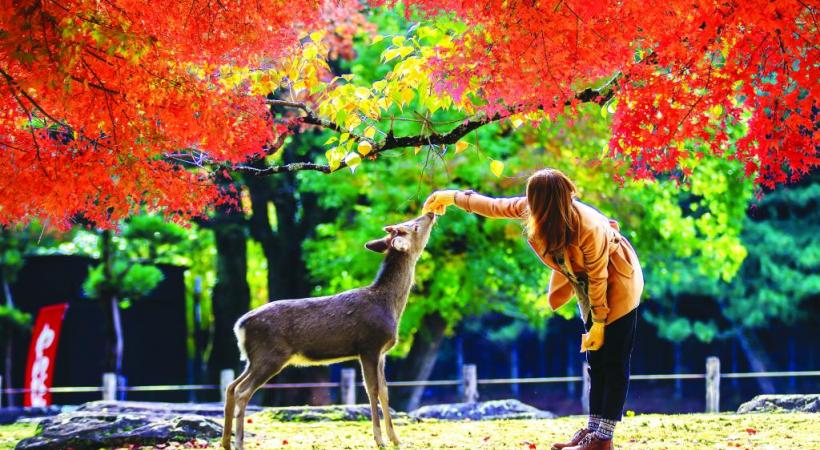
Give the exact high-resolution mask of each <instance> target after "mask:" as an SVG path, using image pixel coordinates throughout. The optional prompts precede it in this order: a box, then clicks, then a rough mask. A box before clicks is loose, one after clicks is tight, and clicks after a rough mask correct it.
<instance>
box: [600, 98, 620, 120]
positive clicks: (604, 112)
mask: <svg viewBox="0 0 820 450" xmlns="http://www.w3.org/2000/svg"><path fill="white" fill-rule="evenodd" d="M617 107H618V99H617V98H616V99H614V100H612V101H609V102H607V103H605V104H603V105H601V117H603V118H604V119H606V117H607V116H608V115H609V114H615V111H616V108H617Z"/></svg>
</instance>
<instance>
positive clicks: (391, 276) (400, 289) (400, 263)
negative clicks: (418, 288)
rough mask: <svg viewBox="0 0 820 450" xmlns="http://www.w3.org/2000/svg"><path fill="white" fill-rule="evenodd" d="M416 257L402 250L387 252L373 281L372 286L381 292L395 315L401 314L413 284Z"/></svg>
mask: <svg viewBox="0 0 820 450" xmlns="http://www.w3.org/2000/svg"><path fill="white" fill-rule="evenodd" d="M415 268H416V258H415V257H413V256H412V255H408V254H407V253H402V252H388V253H387V255H386V256H385V258H384V261H383V262H382V265H381V267H380V268H379V273H378V275H376V280H375V281H373V288H374V289H375V290H378V291H379V292H381V293H382V296H380V298H382V299H383V300H384V301H386V302H387V303H388V304H389V306H391V309H392V310H393V311H394V313H396V315H397V316H398V315H401V313H402V311H403V310H404V306H405V304H406V303H407V296H408V295H409V294H410V288H411V287H412V286H413V276H414V274H415Z"/></svg>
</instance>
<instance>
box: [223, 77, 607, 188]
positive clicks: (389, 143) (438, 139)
mask: <svg viewBox="0 0 820 450" xmlns="http://www.w3.org/2000/svg"><path fill="white" fill-rule="evenodd" d="M620 78H621V74H620V73H618V74H616V75H615V76H614V77H612V79H610V80H609V81H607V82H606V83H605V84H604V85H603V86H601V87H599V88H597V89H593V88H587V89H584V90H583V91H581V92H578V93H576V94H575V96H574V98H572V99H570V100H567V101H565V102H564V105H565V106H570V105H572V104H575V103H597V104H599V105H603V104H605V103H606V102H608V101H609V100H611V99H612V97H613V96H614V95H615V86H616V85H617V83H618V80H619V79H620ZM267 103H268V104H269V105H271V106H281V107H287V108H293V109H300V110H302V111H303V112H304V113H305V115H304V116H303V117H301V120H302V123H306V124H309V125H316V126H319V127H322V128H327V129H330V130H334V131H337V132H344V131H346V130H343V129H342V128H341V127H339V125H337V124H336V123H334V122H331V121H329V120H327V119H323V118H321V117H319V116H318V115H317V114H316V113H315V112H314V111H313V110H312V109H311V108H310V107H309V106H308V105H306V104H304V103H298V102H290V101H286V100H268V101H267ZM539 109H541V108H539ZM508 112H509V114H500V113H497V114H495V115H493V116H489V117H488V116H474V117H471V118H468V119H465V120H464V122H462V123H461V124H460V125H459V126H457V127H455V128H453V129H452V130H450V131H447V132H445V133H432V134H429V135H421V134H419V135H414V136H399V137H396V136H394V135H393V132H392V130H391V131H390V132H389V133H388V134H387V136H386V137H385V139H384V140H383V141H380V142H376V141H374V140H373V139H369V138H366V137H364V136H360V135H357V134H353V133H350V138H351V139H353V140H354V141H357V142H364V141H366V142H369V143H370V144H371V145H372V147H373V150H371V152H370V153H369V154H368V156H370V155H374V156H375V155H377V154H379V153H381V152H384V151H387V150H393V149H396V148H404V147H418V146H423V145H450V144H455V143H456V142H458V141H459V140H460V139H461V138H462V137H464V136H466V135H467V134H469V133H470V132H471V131H474V130H477V129H479V128H481V127H483V126H484V125H487V124H489V123H492V122H497V121H499V120H501V119H504V118H506V117H509V116H510V115H512V114H514V112H515V109H513V108H510V109H509V110H508ZM344 167H347V163H346V162H345V161H342V162H341V164H340V165H339V167H338V168H336V169H335V170H334V172H335V171H337V170H339V169H341V168H344ZM234 169H235V170H239V171H241V172H243V173H246V174H249V175H255V176H265V175H271V174H275V173H283V172H298V171H301V170H316V171H319V172H324V173H330V172H331V170H330V166H328V165H327V164H316V163H310V162H298V163H289V164H282V165H275V166H268V167H265V168H256V167H250V166H245V165H243V166H236V167H234Z"/></svg>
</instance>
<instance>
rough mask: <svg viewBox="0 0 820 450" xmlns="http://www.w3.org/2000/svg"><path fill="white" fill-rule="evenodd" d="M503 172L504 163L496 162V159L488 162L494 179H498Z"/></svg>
mask: <svg viewBox="0 0 820 450" xmlns="http://www.w3.org/2000/svg"><path fill="white" fill-rule="evenodd" d="M503 171H504V163H503V162H501V161H498V160H496V159H491V160H490V172H492V173H493V175H495V176H496V177H500V176H501V173H502V172H503Z"/></svg>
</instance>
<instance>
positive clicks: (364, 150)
mask: <svg viewBox="0 0 820 450" xmlns="http://www.w3.org/2000/svg"><path fill="white" fill-rule="evenodd" d="M356 151H358V152H359V153H361V154H362V156H367V154H368V153H370V152H371V151H373V145H372V144H371V143H370V142H368V141H361V142H359V145H358V146H356Z"/></svg>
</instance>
